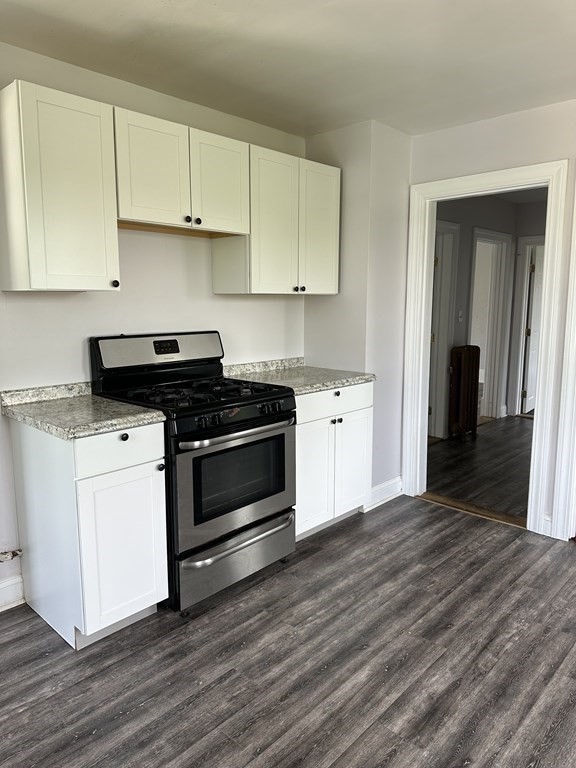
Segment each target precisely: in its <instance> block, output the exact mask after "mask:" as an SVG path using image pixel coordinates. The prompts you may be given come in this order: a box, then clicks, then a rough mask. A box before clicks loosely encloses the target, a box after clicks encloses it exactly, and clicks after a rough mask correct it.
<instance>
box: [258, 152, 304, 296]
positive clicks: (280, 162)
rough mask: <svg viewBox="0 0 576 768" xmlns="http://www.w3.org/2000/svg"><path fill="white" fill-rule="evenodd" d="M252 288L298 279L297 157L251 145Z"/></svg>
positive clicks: (290, 286)
mask: <svg viewBox="0 0 576 768" xmlns="http://www.w3.org/2000/svg"><path fill="white" fill-rule="evenodd" d="M250 186H251V190H250V192H251V194H250V205H251V230H250V231H251V235H250V237H251V280H250V283H251V292H252V293H292V292H293V291H294V289H295V288H296V287H297V286H298V285H299V283H298V158H297V157H292V156H291V155H285V154H283V153H282V152H274V151H272V150H270V149H263V148H262V147H254V146H251V147H250Z"/></svg>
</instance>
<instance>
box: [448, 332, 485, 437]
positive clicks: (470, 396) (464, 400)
mask: <svg viewBox="0 0 576 768" xmlns="http://www.w3.org/2000/svg"><path fill="white" fill-rule="evenodd" d="M479 372H480V347H476V346H474V345H472V344H468V345H467V346H464V347H453V349H452V352H451V353H450V399H449V405H448V419H449V424H448V432H449V434H450V437H455V436H460V439H461V440H465V439H466V435H467V434H468V433H470V434H471V435H472V437H473V438H475V437H476V429H477V426H478V376H479Z"/></svg>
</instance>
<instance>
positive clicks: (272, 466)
mask: <svg viewBox="0 0 576 768" xmlns="http://www.w3.org/2000/svg"><path fill="white" fill-rule="evenodd" d="M295 423H296V419H295V417H294V416H293V415H290V417H289V418H287V417H286V414H284V415H283V416H282V419H281V420H280V421H276V422H273V423H267V424H263V425H261V426H258V427H253V428H252V429H247V430H244V431H241V432H236V433H234V434H231V435H219V436H217V437H213V438H208V439H204V440H193V439H192V440H190V441H187V440H185V439H183V438H181V439H180V440H179V441H178V442H177V455H176V470H175V471H176V510H175V512H176V521H175V522H176V543H177V552H176V554H177V555H181V554H183V553H185V552H187V551H188V550H191V549H196V548H198V547H203V546H205V545H207V544H210V543H212V542H214V541H216V540H217V539H220V538H222V537H225V536H229V535H230V534H234V533H235V532H236V531H238V530H240V529H243V528H245V527H246V526H250V525H252V524H254V523H256V522H258V521H259V520H262V519H263V518H267V517H270V516H271V515H274V514H276V513H278V512H282V511H283V510H285V509H289V508H290V507H292V506H293V505H294V504H295V501H296V487H295V463H296V459H295Z"/></svg>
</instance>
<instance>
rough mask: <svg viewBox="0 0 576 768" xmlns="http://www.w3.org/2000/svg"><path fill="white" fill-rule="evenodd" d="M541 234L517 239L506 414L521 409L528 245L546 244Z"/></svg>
mask: <svg viewBox="0 0 576 768" xmlns="http://www.w3.org/2000/svg"><path fill="white" fill-rule="evenodd" d="M545 244H546V241H545V237H544V235H526V236H522V237H519V238H518V239H517V241H516V263H515V269H514V307H513V310H512V331H511V333H510V376H509V379H508V413H509V414H510V415H511V416H517V415H518V414H519V413H521V412H522V403H521V396H520V393H521V390H522V379H523V371H524V349H525V343H524V342H525V338H526V337H525V332H526V313H527V310H528V281H529V277H530V271H529V270H530V260H529V258H528V248H530V246H537V245H545Z"/></svg>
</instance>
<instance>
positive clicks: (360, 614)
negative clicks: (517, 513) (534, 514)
mask: <svg viewBox="0 0 576 768" xmlns="http://www.w3.org/2000/svg"><path fill="white" fill-rule="evenodd" d="M0 659H1V665H0V766H2V768H34V766H38V767H39V768H40V767H41V768H56V766H57V767H58V768H120V767H121V768H130V767H132V766H133V767H134V768H195V767H196V768H204V767H206V768H207V767H208V766H210V768H243V767H244V766H249V768H276V767H278V768H280V767H282V768H296V766H300V767H303V768H384V767H385V768H420V767H422V768H462V767H463V766H473V767H474V768H528V767H529V766H532V767H533V768H536V767H537V768H570V766H574V765H576V546H575V545H574V543H573V542H570V543H563V542H555V541H553V540H551V539H546V538H544V537H540V536H537V535H535V534H531V533H528V532H526V531H523V530H521V529H519V528H513V527H509V526H503V525H500V524H497V523H493V522H491V521H489V520H484V519H481V518H475V517H471V516H469V515H464V514H461V513H458V512H454V511H451V510H447V509H443V508H441V507H438V506H435V505H432V504H429V503H427V502H425V501H421V500H418V499H408V498H405V497H401V498H399V499H396V500H395V501H393V502H391V503H389V504H387V505H385V506H384V507H382V508H380V509H379V510H376V511H373V512H370V513H369V514H367V515H358V516H355V517H352V518H349V519H347V520H345V521H343V522H342V523H340V524H338V525H337V526H334V527H332V528H331V529H328V530H326V531H323V532H322V533H320V534H317V535H316V536H314V537H311V538H309V539H307V540H305V541H303V542H301V543H300V544H299V545H298V547H297V552H296V554H295V555H294V556H292V557H291V558H290V561H289V563H288V564H280V563H277V564H275V565H273V566H271V567H269V568H267V569H266V570H265V571H262V572H260V573H259V574H255V575H254V576H252V577H251V578H250V579H247V580H246V581H244V582H242V583H240V584H237V585H235V586H234V587H233V588H231V589H229V590H227V591H225V592H223V593H221V594H220V595H218V596H217V597H216V598H212V599H211V600H209V601H207V602H205V603H204V604H203V605H201V606H198V607H196V608H195V609H194V610H193V611H192V615H191V616H190V617H188V618H183V617H181V616H180V615H179V614H176V613H172V612H168V611H162V612H160V613H158V614H157V615H155V616H152V617H149V618H148V619H145V620H143V621H141V622H139V623H138V624H136V625H134V626H133V627H129V628H127V629H125V630H123V631H121V632H119V633H117V634H116V635H114V636H112V637H110V638H107V639H105V640H102V641H101V642H99V643H97V644H95V645H94V646H91V647H88V648H86V649H84V650H83V651H80V652H75V651H73V650H72V649H71V648H69V647H68V646H67V645H66V644H65V643H64V641H63V640H61V639H60V638H59V637H58V635H56V634H55V633H54V632H53V631H52V630H50V629H49V628H48V627H47V626H46V625H45V624H44V623H43V622H42V621H41V620H40V619H39V618H38V617H37V616H36V615H35V614H34V613H33V612H32V611H31V610H30V609H29V608H28V607H27V606H20V607H18V608H14V609H12V610H10V611H5V612H4V613H0Z"/></svg>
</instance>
